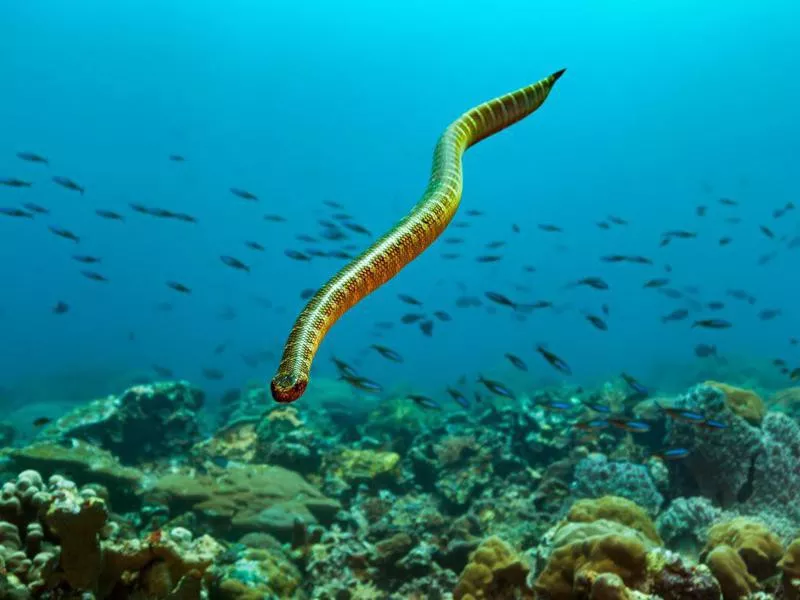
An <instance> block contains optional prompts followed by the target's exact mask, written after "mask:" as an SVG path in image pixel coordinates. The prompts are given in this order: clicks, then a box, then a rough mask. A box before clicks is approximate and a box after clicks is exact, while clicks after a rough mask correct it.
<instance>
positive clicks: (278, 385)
mask: <svg viewBox="0 0 800 600" xmlns="http://www.w3.org/2000/svg"><path fill="white" fill-rule="evenodd" d="M306 387H308V377H304V376H302V375H300V376H297V375H287V374H280V373H279V374H278V375H275V377H273V379H272V383H271V384H270V389H271V391H272V398H273V400H275V402H280V403H281V404H290V403H291V402H294V401H295V400H297V399H298V398H299V397H300V396H302V395H303V393H304V392H305V391H306Z"/></svg>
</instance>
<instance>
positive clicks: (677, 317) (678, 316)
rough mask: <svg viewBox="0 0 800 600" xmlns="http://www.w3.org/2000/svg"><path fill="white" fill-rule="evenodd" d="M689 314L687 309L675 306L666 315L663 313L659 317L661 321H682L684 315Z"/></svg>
mask: <svg viewBox="0 0 800 600" xmlns="http://www.w3.org/2000/svg"><path fill="white" fill-rule="evenodd" d="M688 316H689V311H688V310H686V309H685V308H676V309H675V310H673V311H672V312H671V313H669V314H668V315H664V316H663V317H661V322H662V323H669V322H670V321H683V320H684V319H685V318H686V317H688Z"/></svg>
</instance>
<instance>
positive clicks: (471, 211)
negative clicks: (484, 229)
mask: <svg viewBox="0 0 800 600" xmlns="http://www.w3.org/2000/svg"><path fill="white" fill-rule="evenodd" d="M464 214H466V215H467V216H468V217H480V216H482V215H483V214H484V212H483V211H482V210H478V209H477V208H470V209H469V210H467V211H465V213H464Z"/></svg>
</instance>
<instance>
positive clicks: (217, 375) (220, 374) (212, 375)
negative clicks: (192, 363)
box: [200, 367, 225, 381]
mask: <svg viewBox="0 0 800 600" xmlns="http://www.w3.org/2000/svg"><path fill="white" fill-rule="evenodd" d="M200 372H201V373H202V374H203V377H205V378H206V379H208V380H210V381H220V380H222V379H225V372H224V371H222V370H221V369H216V368H214V367H203V368H202V369H200Z"/></svg>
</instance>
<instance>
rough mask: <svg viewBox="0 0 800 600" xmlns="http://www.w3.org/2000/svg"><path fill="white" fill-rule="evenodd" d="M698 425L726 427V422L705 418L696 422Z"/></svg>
mask: <svg viewBox="0 0 800 600" xmlns="http://www.w3.org/2000/svg"><path fill="white" fill-rule="evenodd" d="M697 425H698V426H700V427H702V428H703V429H727V428H728V424H727V423H724V422H722V421H720V420H718V419H706V420H705V421H703V422H701V423H698V424H697Z"/></svg>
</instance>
